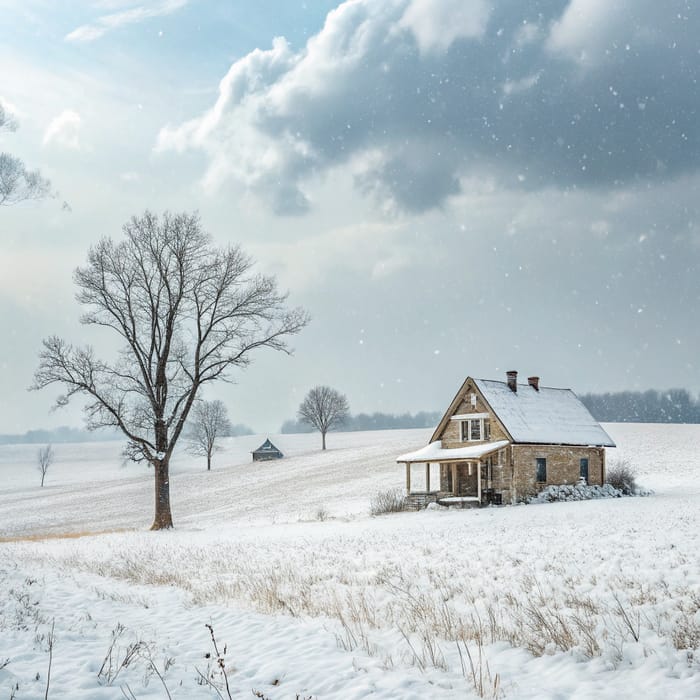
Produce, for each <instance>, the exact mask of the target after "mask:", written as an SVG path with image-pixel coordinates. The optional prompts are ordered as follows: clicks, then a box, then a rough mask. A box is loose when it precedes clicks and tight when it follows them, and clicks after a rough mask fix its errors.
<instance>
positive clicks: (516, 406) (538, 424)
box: [474, 379, 615, 447]
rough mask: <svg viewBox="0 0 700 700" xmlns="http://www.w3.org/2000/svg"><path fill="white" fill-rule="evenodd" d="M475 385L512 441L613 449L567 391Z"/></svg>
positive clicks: (485, 382)
mask: <svg viewBox="0 0 700 700" xmlns="http://www.w3.org/2000/svg"><path fill="white" fill-rule="evenodd" d="M474 383H475V384H476V386H477V387H478V389H479V391H481V393H482V395H483V397H484V398H485V399H486V401H487V402H488V404H489V405H490V406H491V408H492V409H493V411H494V413H495V414H496V415H497V416H498V418H499V420H500V421H501V423H503V426H504V427H505V429H506V430H507V431H508V432H509V433H510V435H511V437H512V438H513V441H514V442H531V443H541V444H555V445H598V446H605V447H615V443H614V442H613V441H612V439H611V438H610V436H609V435H608V434H607V433H606V432H605V431H604V430H603V428H601V427H600V424H599V423H598V421H596V420H595V418H593V416H592V415H591V414H590V412H589V411H588V409H587V408H586V407H585V406H584V405H583V403H581V400H580V399H579V398H578V396H576V394H574V392H573V391H571V390H570V389H553V388H551V387H540V388H539V391H538V390H537V389H535V388H534V387H532V386H530V385H529V384H518V385H517V388H518V390H517V392H514V391H511V389H510V388H509V387H508V384H507V383H506V382H499V381H495V380H492V379H475V380H474Z"/></svg>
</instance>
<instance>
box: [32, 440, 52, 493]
mask: <svg viewBox="0 0 700 700" xmlns="http://www.w3.org/2000/svg"><path fill="white" fill-rule="evenodd" d="M53 458H54V452H53V447H51V445H46V447H41V448H39V452H38V453H37V456H36V459H37V466H38V468H39V473H40V474H41V485H42V486H43V485H44V479H45V478H46V472H48V471H49V467H50V466H51V465H52V464H53Z"/></svg>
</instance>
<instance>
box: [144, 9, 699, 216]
mask: <svg viewBox="0 0 700 700" xmlns="http://www.w3.org/2000/svg"><path fill="white" fill-rule="evenodd" d="M655 1H656V0H635V3H637V4H636V5H635V9H634V12H632V10H631V9H630V8H631V7H632V4H634V3H632V0H620V3H619V4H614V7H613V6H612V5H611V4H606V3H603V2H602V0H571V3H570V4H569V5H568V6H567V7H566V8H565V9H564V10H561V9H560V8H554V9H552V11H551V13H550V15H549V16H546V17H545V16H538V17H537V18H534V19H533V17H532V16H531V15H532V12H531V11H530V10H528V8H527V7H524V9H523V10H522V12H523V14H522V15H520V14H518V13H517V12H515V10H514V9H513V6H512V5H511V4H510V3H506V2H501V3H489V4H488V5H487V4H486V3H485V2H481V0H462V1H460V2H457V1H456V0H443V1H442V2H437V0H385V1H383V2H375V1H374V0H348V1H346V2H344V3H342V4H341V5H339V6H338V7H337V8H336V9H335V10H333V11H332V12H330V13H329V14H328V17H327V18H326V22H325V24H324V26H323V28H322V29H321V30H320V31H319V32H318V33H317V34H316V35H314V36H313V37H311V39H309V41H308V43H307V44H306V46H304V47H302V48H301V49H299V50H293V49H292V48H291V47H290V45H289V44H288V43H287V41H286V40H285V39H283V38H278V39H275V41H274V42H273V45H272V48H271V49H269V50H266V51H263V50H259V49H256V50H255V51H253V52H251V53H250V54H248V55H247V56H244V57H243V58H241V59H240V60H238V61H236V62H235V63H234V64H233V65H232V66H231V67H230V69H229V71H228V73H227V75H226V76H225V77H224V79H223V80H222V81H221V83H220V85H219V95H218V98H217V100H216V102H215V103H214V104H213V106H212V107H211V108H209V109H208V110H206V111H205V112H204V113H203V114H201V115H200V116H198V117H197V118H195V119H191V120H189V121H186V122H184V123H182V124H179V125H175V124H168V125H167V126H165V127H163V128H162V129H161V131H160V133H159V135H158V139H157V143H156V146H155V149H156V151H160V152H164V151H176V152H184V151H187V150H190V149H191V150H195V151H201V152H204V153H205V154H206V156H207V158H208V167H207V170H206V173H205V174H204V177H203V179H202V185H203V187H204V189H205V190H206V191H208V192H214V191H216V190H217V189H218V188H220V187H222V186H223V185H224V184H225V183H229V182H234V183H236V184H237V185H238V186H241V187H243V188H244V190H247V191H249V192H251V193H253V194H256V195H260V196H262V197H263V198H264V199H266V200H267V201H268V202H269V203H270V204H271V206H272V208H273V210H274V211H275V212H277V213H284V214H300V213H304V212H305V211H307V209H308V208H309V206H310V201H309V200H310V198H311V194H310V193H311V191H312V188H313V186H314V183H317V182H318V181H319V180H320V179H321V178H323V177H331V173H332V172H333V169H334V168H343V169H344V170H345V172H346V173H348V174H349V175H350V176H351V177H352V178H354V182H355V184H356V185H357V186H358V188H359V189H360V190H361V191H362V192H363V193H365V194H369V195H370V196H371V197H372V198H373V199H375V200H376V199H378V200H379V201H380V203H381V206H382V207H383V208H384V210H385V211H388V212H392V211H398V210H403V211H407V212H421V211H427V210H430V209H432V208H435V207H440V206H442V205H443V204H444V203H445V202H446V201H447V200H448V199H449V197H451V196H454V195H455V194H457V193H458V192H459V191H460V181H463V180H464V177H465V176H466V177H469V176H471V175H474V174H477V173H478V174H479V176H481V177H490V176H495V177H497V178H501V179H502V180H503V181H504V182H508V183H512V182H513V181H514V174H521V175H522V177H518V178H517V182H516V185H515V186H516V187H522V188H527V189H532V188H538V187H542V186H547V185H549V184H551V183H556V184H557V186H560V187H565V186H584V187H587V186H590V185H594V186H599V185H600V184H601V183H613V184H614V185H616V186H619V185H620V184H621V183H624V182H625V181H627V180H629V179H638V178H639V177H649V178H652V179H653V178H656V177H658V171H659V165H658V164H659V162H662V163H664V167H666V168H667V172H671V171H673V172H682V171H683V170H684V169H686V168H689V167H695V165H694V162H693V161H694V156H693V155H692V153H693V151H692V149H687V148H681V147H680V146H679V141H678V139H677V138H676V136H675V133H676V132H678V133H680V134H683V138H691V137H690V136H689V134H693V137H692V138H695V134H696V132H697V120H696V119H695V110H694V109H691V108H689V107H688V103H687V99H686V97H685V96H686V95H687V94H688V90H689V88H691V87H692V86H691V85H690V82H691V80H692V74H691V73H689V72H686V73H684V74H682V78H681V79H680V80H679V81H674V82H673V84H670V83H669V82H668V81H667V80H665V78H664V76H665V75H669V74H672V73H673V74H676V73H678V65H679V63H680V61H681V60H690V59H691V57H692V56H694V55H695V51H696V49H695V45H696V42H695V36H696V34H697V32H695V28H696V25H695V24H692V23H691V22H686V23H685V25H687V26H685V25H682V24H680V25H679V27H675V25H673V23H674V22H675V21H676V20H674V19H673V17H675V15H674V13H673V12H670V11H669V10H668V8H666V7H665V6H664V7H663V8H660V7H659V6H658V3H656V4H655ZM673 2H674V3H676V2H680V0H673ZM631 3H632V4H631ZM620 8H622V9H620ZM626 10H630V12H631V14H632V15H633V16H634V17H635V22H634V26H633V27H632V28H629V27H628V26H627V25H628V24H629V23H628V22H626V20H625V11H626ZM672 25H673V26H672ZM658 27H661V28H664V29H663V30H661V29H657V28H658ZM626 32H627V33H626ZM629 33H631V36H632V37H635V38H636V39H637V40H638V44H639V46H640V47H641V46H642V42H643V41H646V42H647V44H646V46H647V47H651V48H652V49H653V50H650V51H646V53H645V52H644V51H642V50H641V48H640V50H639V51H630V50H628V49H627V43H628V42H627V41H626V39H625V37H627V36H628V35H630V34H629ZM670 36H673V37H674V40H677V41H678V45H679V49H677V50H676V49H675V48H674V49H673V50H671V49H666V53H665V54H663V69H662V68H661V66H660V63H659V56H658V55H657V54H658V51H657V49H658V47H660V46H661V47H663V46H668V38H669V37H670ZM642 37H644V38H643V39H642ZM460 40H461V41H462V42H463V45H464V46H465V47H468V49H469V50H468V51H457V50H450V49H451V47H453V44H454V42H457V41H460ZM629 42H630V43H634V41H633V39H630V40H629ZM681 47H682V49H681ZM504 48H507V49H508V51H507V58H504ZM543 49H544V50H543ZM445 51H448V52H449V54H448V56H445ZM691 51H692V53H691ZM552 54H558V55H556V56H553V55H552ZM581 55H583V56H591V55H595V56H599V57H600V56H603V57H604V58H605V62H604V65H603V66H602V67H601V68H600V70H593V71H581V70H579V67H578V66H577V65H576V61H577V60H579V59H578V57H580V56H581ZM560 56H563V57H565V58H567V59H574V61H573V62H569V61H561V60H560ZM650 67H653V68H654V71H653V72H652V73H650V70H649V69H650ZM639 76H649V77H648V78H647V79H646V83H645V93H644V94H645V95H649V96H650V97H649V99H648V100H647V101H650V100H651V99H652V97H651V96H652V95H656V94H659V95H662V94H663V95H664V99H663V100H658V102H657V103H656V108H657V111H656V115H655V118H654V119H653V120H652V119H650V118H649V110H646V112H643V111H642V110H640V109H635V110H629V109H628V108H627V107H626V105H628V104H633V102H631V99H630V98H629V97H628V95H627V93H631V95H633V96H636V94H637V92H636V91H638V89H639V87H638V86H639ZM612 81H614V83H615V94H614V95H612V96H613V97H615V98H617V95H618V93H619V94H620V95H624V96H625V99H624V100H623V99H622V98H619V99H614V100H613V99H610V98H609V94H608V92H609V89H610V86H611V85H612V84H613V82H612ZM499 88H500V90H499ZM633 90H634V91H635V92H632V91H633ZM669 90H671V92H669ZM500 91H502V95H503V96H504V97H507V98H508V99H507V100H506V99H500V100H499V99H494V98H498V93H499V92H500ZM553 96H556V100H557V104H556V105H553V104H552V98H553ZM591 103H594V104H597V105H601V107H600V110H599V111H594V110H591V109H590V106H591ZM553 107H557V108H555V109H553ZM622 109H626V110H627V111H625V113H624V114H625V120H621V119H620V110H622ZM667 115H673V116H667ZM669 118H670V119H673V123H674V124H675V125H676V127H675V129H674V130H673V131H672V130H669V129H667V128H666V127H665V126H664V125H665V124H667V123H668V120H669ZM572 124H574V125H575V127H576V128H575V129H574V128H572ZM601 130H602V131H604V133H605V138H606V143H607V144H608V145H607V146H606V147H605V148H603V147H600V148H597V149H593V150H592V149H591V143H592V142H595V140H596V139H597V138H598V135H599V134H600V133H601Z"/></svg>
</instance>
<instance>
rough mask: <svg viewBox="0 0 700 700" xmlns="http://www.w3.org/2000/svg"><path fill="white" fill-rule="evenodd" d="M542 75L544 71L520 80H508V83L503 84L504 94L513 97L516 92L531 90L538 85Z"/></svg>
mask: <svg viewBox="0 0 700 700" xmlns="http://www.w3.org/2000/svg"><path fill="white" fill-rule="evenodd" d="M540 75H542V71H537V73H534V74H533V75H528V76H526V77H524V78H521V79H520V80H506V82H505V83H504V84H503V94H504V95H512V94H513V93H516V92H525V91H526V90H529V89H530V88H532V87H534V86H535V85H537V82H538V81H539V79H540Z"/></svg>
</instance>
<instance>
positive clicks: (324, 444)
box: [321, 430, 326, 450]
mask: <svg viewBox="0 0 700 700" xmlns="http://www.w3.org/2000/svg"><path fill="white" fill-rule="evenodd" d="M321 442H322V444H323V448H322V449H324V450H325V449H326V431H325V430H323V431H321Z"/></svg>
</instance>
